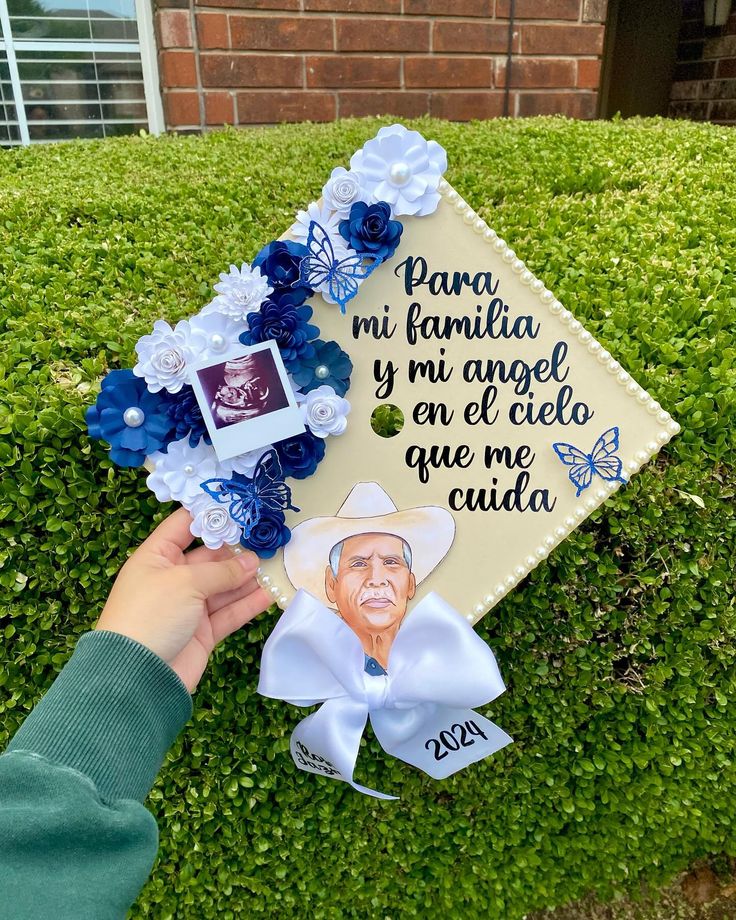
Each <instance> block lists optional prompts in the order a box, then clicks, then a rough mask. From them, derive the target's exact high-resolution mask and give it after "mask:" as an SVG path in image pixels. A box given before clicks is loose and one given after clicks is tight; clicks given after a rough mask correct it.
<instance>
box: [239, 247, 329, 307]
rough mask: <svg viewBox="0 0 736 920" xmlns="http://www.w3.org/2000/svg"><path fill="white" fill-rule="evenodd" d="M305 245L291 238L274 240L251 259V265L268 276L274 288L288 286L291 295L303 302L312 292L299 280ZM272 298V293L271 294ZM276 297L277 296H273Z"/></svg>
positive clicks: (305, 250)
mask: <svg viewBox="0 0 736 920" xmlns="http://www.w3.org/2000/svg"><path fill="white" fill-rule="evenodd" d="M307 254H308V253H307V247H306V246H303V245H302V244H301V243H293V242H292V241H291V240H274V241H273V242H272V243H269V244H268V245H267V246H264V247H263V249H261V251H260V252H259V253H258V255H257V256H256V257H255V259H253V267H254V268H260V270H261V272H262V273H263V274H264V275H265V276H266V277H267V278H268V280H269V282H270V284H271V285H272V286H273V287H274V288H275V289H276V291H274V293H277V291H278V289H279V288H289V289H290V290H291V293H292V297H294V296H296V297H298V298H300V299H299V303H304V301H305V300H306V299H307V297H311V295H312V294H313V293H314V291H313V290H312V288H310V287H307V286H306V285H305V284H304V282H303V281H301V280H300V275H299V263H300V262H301V260H302V259H303V258H304V256H306V255H307ZM271 297H272V298H273V295H271ZM273 299H277V298H273Z"/></svg>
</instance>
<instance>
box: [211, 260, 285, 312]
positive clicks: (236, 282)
mask: <svg viewBox="0 0 736 920" xmlns="http://www.w3.org/2000/svg"><path fill="white" fill-rule="evenodd" d="M215 290H216V291H217V297H215V299H214V300H213V301H212V302H211V303H208V304H207V306H206V307H204V309H203V310H202V314H203V315H204V316H209V315H210V314H211V313H222V314H224V315H225V316H229V317H230V318H231V319H235V320H241V321H244V320H246V319H247V317H248V314H249V313H255V311H256V310H257V309H258V308H259V307H260V305H261V304H262V303H263V301H264V300H265V299H266V298H267V297H268V295H269V294H271V293H272V292H273V288H272V287H270V286H269V284H268V279H267V278H266V277H265V276H264V275H262V274H261V270H260V268H251V267H250V265H248V263H247V262H243V264H242V266H241V267H240V268H238V267H237V265H231V266H230V273H229V274H227V273H226V272H220V283H219V284H216V285H215Z"/></svg>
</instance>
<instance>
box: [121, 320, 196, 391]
mask: <svg viewBox="0 0 736 920" xmlns="http://www.w3.org/2000/svg"><path fill="white" fill-rule="evenodd" d="M188 337H189V323H188V322H187V320H185V319H183V320H181V322H178V323H177V324H176V326H175V327H174V329H172V328H171V326H170V325H169V324H168V323H167V322H166V320H163V319H157V320H156V322H155V323H154V324H153V332H152V333H151V334H150V335H142V336H141V337H140V338H139V339H138V342H137V343H136V346H135V351H136V354H137V355H138V363H137V364H136V365H135V367H134V368H133V373H134V374H135V375H136V376H137V377H143V378H144V380H145V381H146V385H147V386H148V389H149V390H150V391H151V392H152V393H158V392H159V391H160V390H163V389H166V390H168V391H169V393H178V392H179V390H181V388H182V387H183V386H184V384H185V383H187V360H188V350H187V339H188Z"/></svg>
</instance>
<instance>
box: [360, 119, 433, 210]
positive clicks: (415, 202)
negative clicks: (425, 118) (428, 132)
mask: <svg viewBox="0 0 736 920" xmlns="http://www.w3.org/2000/svg"><path fill="white" fill-rule="evenodd" d="M350 167H351V169H353V170H354V171H355V172H358V173H360V175H361V176H362V177H363V185H364V188H365V189H366V190H367V191H369V192H370V194H371V196H372V199H373V201H387V202H388V203H389V204H390V205H391V207H392V209H393V213H394V214H395V215H399V214H412V215H415V216H417V217H422V216H424V215H425V214H432V213H433V212H434V211H435V210H436V209H437V205H438V204H439V201H440V195H439V192H438V191H437V186H438V185H439V181H440V178H441V177H442V173H443V172H444V171H445V170H446V169H447V154H446V153H445V150H444V149H443V148H442V147H440V145H439V144H438V143H437V142H436V141H427V140H425V138H423V137H422V135H421V134H420V133H419V132H418V131H408V130H407V129H406V128H405V127H404V126H403V125H391V126H390V127H387V128H381V130H380V131H379V132H378V134H377V135H376V136H375V137H374V138H372V139H371V140H369V141H368V142H367V143H366V144H364V145H363V147H362V148H361V149H360V150H358V151H357V152H356V153H354V154H353V156H352V157H351V159H350Z"/></svg>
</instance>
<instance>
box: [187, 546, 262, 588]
mask: <svg viewBox="0 0 736 920" xmlns="http://www.w3.org/2000/svg"><path fill="white" fill-rule="evenodd" d="M257 567H258V558H257V557H256V556H254V555H253V554H252V553H248V554H247V555H245V554H242V555H237V556H233V558H232V559H223V560H222V561H221V562H198V563H196V564H194V565H190V566H188V572H189V575H190V577H191V579H192V584H193V585H194V588H195V590H196V591H198V592H199V593H200V594H202V595H203V596H204V597H212V595H213V594H222V592H223V591H232V590H234V589H235V588H239V587H240V586H241V585H243V584H244V583H245V582H246V581H247V580H248V578H251V577H252V576H253V575H254V574H255V571H256V569H257Z"/></svg>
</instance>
